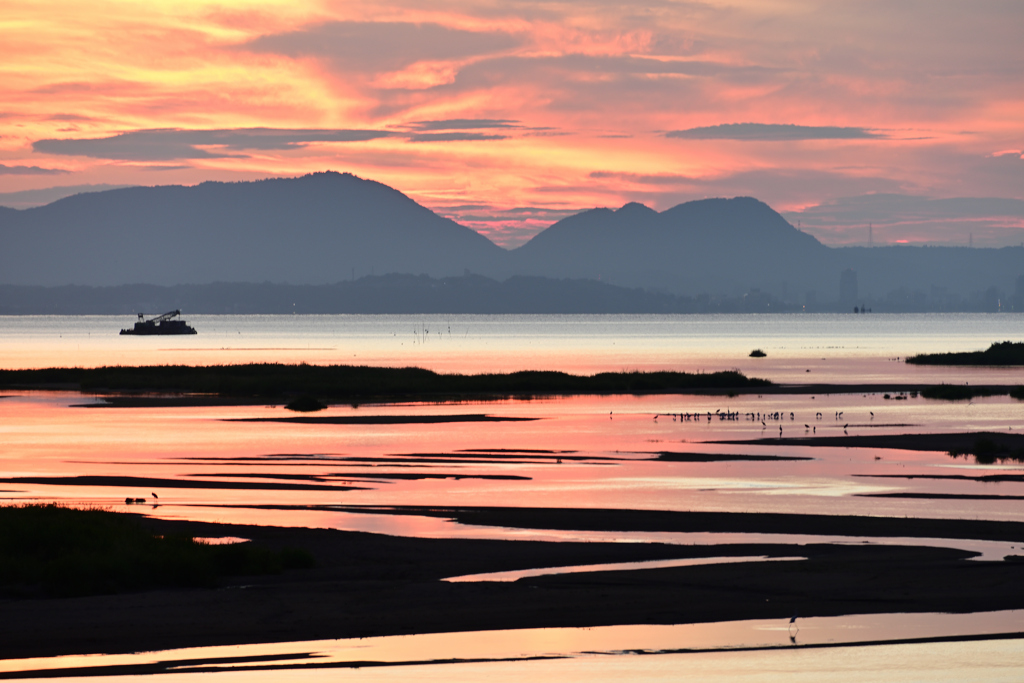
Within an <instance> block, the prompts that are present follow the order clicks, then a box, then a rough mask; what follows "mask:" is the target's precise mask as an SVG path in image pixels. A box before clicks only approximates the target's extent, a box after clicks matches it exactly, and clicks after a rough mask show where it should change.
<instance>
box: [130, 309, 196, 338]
mask: <svg viewBox="0 0 1024 683" xmlns="http://www.w3.org/2000/svg"><path fill="white" fill-rule="evenodd" d="M179 315H181V311H180V310H174V311H168V312H167V313H164V314H163V315H158V316H156V317H155V318H150V319H149V320H146V316H145V315H144V314H142V313H139V321H138V322H137V323H135V326H134V327H132V328H131V329H125V330H121V334H143V335H149V334H197V333H196V328H194V327H191V326H190V325H188V323H186V322H185V321H184V320H175V319H174V318H176V317H178V316H179Z"/></svg>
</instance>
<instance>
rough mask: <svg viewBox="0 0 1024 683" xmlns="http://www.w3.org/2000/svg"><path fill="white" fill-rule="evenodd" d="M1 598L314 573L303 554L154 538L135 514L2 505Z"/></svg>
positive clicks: (172, 536)
mask: <svg viewBox="0 0 1024 683" xmlns="http://www.w3.org/2000/svg"><path fill="white" fill-rule="evenodd" d="M0 557H2V558H3V559H2V561H0V594H5V595H6V596H8V597H10V596H40V595H42V596H76V595H96V594H103V593H121V592H125V591H137V590H145V589H152V588H160V587H195V588H198V587H215V586H217V585H218V583H219V580H220V578H221V577H225V576H238V575H259V574H273V573H280V572H281V571H282V570H284V569H289V568H297V567H309V566H311V565H312V563H313V557H312V556H311V555H310V554H309V553H306V552H304V551H297V550H280V551H272V550H268V549H265V548H259V547H255V546H253V545H252V544H251V543H237V544H230V545H210V544H208V543H205V542H203V541H200V540H196V539H195V538H193V537H192V536H190V535H187V534H167V535H162V534H156V533H154V532H153V531H151V530H148V529H146V528H145V527H144V526H143V525H142V523H141V521H140V519H139V518H138V517H136V516H134V515H127V514H124V513H117V512H111V511H108V510H102V509H97V508H89V509H79V508H69V507H63V506H60V505H52V504H51V505H19V506H2V507H0Z"/></svg>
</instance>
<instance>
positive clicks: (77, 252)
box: [0, 172, 1024, 310]
mask: <svg viewBox="0 0 1024 683" xmlns="http://www.w3.org/2000/svg"><path fill="white" fill-rule="evenodd" d="M848 269H849V270H852V271H856V273H855V277H854V279H853V282H854V283H855V284H854V287H853V289H852V290H850V289H849V288H847V294H846V295H845V296H847V297H849V299H848V300H845V299H842V298H841V297H840V296H839V281H840V273H842V272H843V271H844V270H848ZM391 273H398V274H410V275H427V276H430V277H433V278H447V277H451V276H466V275H468V274H469V273H476V274H480V275H483V276H486V277H488V278H494V279H497V280H504V279H507V278H509V277H512V276H516V275H522V276H534V277H540V278H547V279H548V280H562V279H574V280H581V279H590V280H600V281H601V282H603V283H606V284H613V285H617V286H621V287H626V288H640V289H646V290H648V291H651V292H659V293H665V294H671V295H682V296H685V297H712V298H714V297H720V298H721V297H726V298H731V299H737V297H739V298H743V297H748V298H750V302H762V303H763V302H767V301H769V300H772V299H773V298H774V300H775V301H776V302H779V303H784V304H786V306H787V307H788V308H790V309H792V308H793V307H794V306H795V307H797V308H798V309H799V306H800V305H804V304H806V305H807V306H808V310H814V309H815V308H816V307H817V309H818V310H821V304H824V303H826V302H839V301H842V302H843V303H842V306H843V307H844V309H845V307H849V308H850V309H852V307H853V305H854V304H856V303H858V302H859V303H861V304H863V301H864V300H865V299H872V300H873V301H881V302H884V301H891V302H895V303H894V307H893V309H892V310H918V309H919V308H920V307H921V305H923V304H921V301H922V297H923V299H925V300H927V301H934V302H937V303H936V305H939V304H941V306H945V307H946V308H942V307H941V306H940V308H939V310H975V309H976V308H977V306H976V304H977V301H975V302H974V303H970V306H969V307H968V308H963V307H962V306H963V305H965V304H963V301H960V300H963V299H964V297H974V299H978V298H979V297H981V298H983V299H984V305H983V306H982V309H983V310H989V309H991V310H1007V309H1006V307H1005V306H1004V305H1003V302H1004V301H1010V300H1013V301H1015V302H1020V303H1018V304H1017V305H1019V306H1021V307H1024V280H1019V279H1018V278H1020V277H1021V276H1022V275H1024V248H1020V247H1007V248H1004V249H967V248H934V247H933V248H920V247H879V248H874V249H864V248H861V249H857V248H846V249H833V248H829V247H826V246H825V245H823V244H821V243H820V242H819V241H818V240H816V239H815V238H814V237H812V236H811V235H808V234H806V233H803V232H801V231H800V230H798V229H796V228H795V227H793V226H792V225H791V224H790V223H788V222H787V221H786V220H785V219H784V218H783V217H782V216H780V215H779V214H778V213H777V212H775V211H774V210H773V209H772V208H771V207H769V206H768V205H767V204H765V203H763V202H761V201H758V200H756V199H753V198H750V197H737V198H733V199H705V200H699V201H693V202H687V203H684V204H680V205H678V206H675V207H673V208H671V209H668V210H666V211H662V212H660V213H659V212H657V211H655V210H653V209H650V208H648V207H646V206H644V205H642V204H637V203H630V204H626V205H625V206H623V207H621V208H619V209H616V210H613V209H607V208H603V209H592V210H589V211H584V212H582V213H579V214H576V215H574V216H570V217H568V218H565V219H563V220H561V221H559V222H557V223H555V224H553V225H552V226H550V227H549V228H547V229H546V230H543V231H542V232H540V233H539V234H537V235H536V236H534V238H533V239H531V240H530V241H529V242H527V243H526V244H524V245H523V246H521V247H519V248H518V249H514V250H511V251H508V250H505V249H502V248H501V247H498V246H497V245H495V244H494V243H492V242H491V241H490V240H488V239H487V238H485V237H483V236H482V235H480V234H479V233H477V232H475V231H473V230H471V229H469V228H467V227H465V226H462V225H459V224H458V223H455V222H454V221H452V220H449V219H447V218H443V217H441V216H438V215H437V214H435V213H433V212H432V211H430V210H429V209H427V208H425V207H423V206H421V205H419V204H417V203H416V202H415V201H413V200H412V199H410V198H409V197H407V196H406V195H404V194H402V193H401V192H399V191H397V190H395V189H393V188H390V187H388V186H386V185H383V184H381V183H378V182H375V181H372V180H365V179H362V178H358V177H356V176H354V175H351V174H347V173H345V174H342V173H335V172H323V173H314V174H309V175H306V176H302V177H299V178H276V179H268V180H261V181H255V182H236V183H222V182H206V183H202V184H200V185H196V186H194V187H184V186H161V187H130V188H123V189H115V190H107V191H101V192H90V193H87V194H80V195H75V196H71V197H66V198H64V199H61V200H58V201H56V202H53V203H51V204H48V205H46V206H41V207H35V208H31V209H24V210H15V209H10V208H5V207H0V285H15V286H45V287H54V286H60V285H84V286H93V287H97V286H103V287H111V286H117V285H127V284H151V285H160V286H174V285H205V284H209V283H214V282H222V283H223V282H234V283H279V284H290V285H295V286H298V285H331V284H335V283H339V282H344V281H351V280H357V279H359V278H364V277H366V276H373V275H378V276H379V275H386V274H391ZM849 281H850V280H849V279H848V283H849ZM538 282H540V281H538ZM858 285H859V290H858ZM488 287H490V286H488ZM5 291H8V292H11V291H14V290H12V289H7V290H5ZM410 291H411V290H410ZM488 291H491V292H492V293H493V294H494V296H495V297H497V296H499V294H498V290H497V289H495V288H493V287H490V289H488ZM517 291H525V290H523V289H522V287H520V289H519V290H517ZM594 291H597V290H594ZM609 291H610V290H609ZM851 292H852V293H851ZM535 295H536V296H537V297H540V298H541V299H543V297H544V296H545V295H544V293H543V292H541V291H537V293H536V294H535ZM606 295H608V296H610V294H609V293H607V292H606ZM517 296H519V295H518V294H517ZM886 297H888V298H886ZM958 297H959V299H958ZM497 301H498V299H495V302H497ZM695 301H696V300H695ZM957 301H960V303H956V302H957ZM750 302H748V304H743V303H742V302H741V304H740V305H739V309H740V310H760V306H761V304H760V303H757V304H754V303H750ZM0 303H3V302H0ZM543 303H544V302H543V301H539V302H537V303H536V304H530V305H527V304H524V303H522V302H521V303H520V304H517V306H521V307H523V306H525V309H528V310H543ZM895 304H898V306H896V305H895ZM475 305H476V304H474V306H475ZM580 305H582V304H580ZM695 305H697V306H699V307H701V309H702V310H705V309H707V308H708V306H707V304H706V303H700V302H697V303H696V304H695ZM929 305H931V304H929ZM495 306H498V304H497V303H496V304H495ZM955 306H961V308H960V309H956V308H955ZM8 308H10V307H8ZM711 309H712V310H713V309H714V307H713V306H712V307H711ZM474 310H476V309H474ZM495 310H497V309H495Z"/></svg>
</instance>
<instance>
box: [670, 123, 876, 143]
mask: <svg viewBox="0 0 1024 683" xmlns="http://www.w3.org/2000/svg"><path fill="white" fill-rule="evenodd" d="M665 137H669V138H680V139H683V140H750V141H766V142H790V141H794V140H865V139H878V138H884V137H886V136H885V135H882V134H880V133H877V132H874V131H871V130H868V129H867V128H858V127H843V126H800V125H796V124H793V123H721V124H719V125H717V126H701V127H699V128H687V129H686V130H671V131H669V132H667V133H665Z"/></svg>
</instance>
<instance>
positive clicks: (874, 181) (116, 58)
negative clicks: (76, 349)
mask: <svg viewBox="0 0 1024 683" xmlns="http://www.w3.org/2000/svg"><path fill="white" fill-rule="evenodd" d="M3 14H4V22H5V24H4V25H5V27H6V28H5V33H4V66H3V68H0V92H3V94H4V102H3V112H0V163H2V164H3V165H4V166H5V167H6V168H9V169H10V168H21V169H42V170H43V171H44V172H45V171H46V170H47V169H55V168H65V167H66V168H69V169H71V173H69V174H66V175H64V176H61V181H73V182H75V183H76V184H85V183H107V184H111V185H115V184H155V183H158V182H159V183H182V184H195V183H198V182H202V181H204V180H249V179H256V178H262V177H268V176H296V175H301V174H303V173H307V172H311V171H322V170H324V169H328V168H329V169H336V170H340V171H351V172H353V173H356V174H358V175H360V176H361V177H366V178H373V179H375V180H379V181H380V182H384V183H387V184H389V185H391V186H393V187H395V188H397V189H399V190H401V191H403V192H406V193H407V194H409V195H410V196H411V197H413V198H414V199H416V200H417V201H420V202H421V203H424V204H426V205H428V206H431V207H437V206H446V207H454V206H479V207H481V208H479V209H473V210H469V209H466V210H464V211H459V212H456V211H454V210H453V213H452V215H453V216H454V215H459V216H461V220H464V221H465V222H466V224H469V225H471V226H472V227H474V228H475V229H477V230H479V231H481V232H483V233H485V234H487V235H488V236H490V237H492V238H493V239H495V241H498V242H501V243H503V244H513V243H515V242H517V241H521V240H522V239H523V238H524V236H529V235H530V234H532V233H535V232H537V231H539V230H540V229H542V228H543V227H545V226H546V225H547V224H548V223H550V222H552V221H553V220H554V219H555V217H556V216H560V215H561V214H560V213H559V212H560V211H562V210H570V209H571V210H576V209H577V208H581V209H582V208H587V207H592V206H610V207H617V206H621V205H622V204H623V203H625V202H627V201H641V202H643V203H645V204H647V205H649V206H651V207H652V208H656V209H658V210H664V209H666V208H669V207H671V206H673V205H674V204H677V203H679V202H681V201H686V200H689V199H696V198H701V197H704V196H735V195H751V196H755V197H758V198H759V199H762V200H764V201H766V202H768V203H769V204H770V205H772V206H773V207H775V208H777V209H780V210H782V211H786V212H789V213H790V214H791V215H797V214H800V215H802V213H801V212H804V211H808V210H810V209H811V208H812V207H826V206H829V205H830V203H834V202H837V201H839V200H841V199H842V198H845V197H859V196H881V195H905V196H917V197H928V198H934V199H941V198H955V197H983V196H992V197H996V198H1006V199H1016V200H1024V160H1022V159H1021V155H1020V154H1019V153H1016V152H1019V150H1020V149H1021V145H1022V140H1024V124H1022V122H1021V117H1020V112H1021V111H1024V89H1022V88H1021V87H1020V86H1021V74H1022V73H1024V51H1022V50H1021V49H1020V26H1021V25H1024V4H1021V3H1020V2H1013V1H1012V0H977V1H976V2H974V3H971V4H967V3H962V2H955V1H953V0H935V1H934V2H929V3H923V2H919V1H917V0H914V1H912V2H911V1H898V2H891V1H888V2H887V1H883V0H835V2H829V3H815V2H805V1H804V0H796V1H795V2H785V3H782V2H753V0H730V1H729V2H725V0H704V1H701V2H689V1H685V0H683V1H677V0H654V1H653V2H649V3H645V4H643V5H642V6H641V5H637V4H635V3H623V2H621V1H613V0H589V1H588V2H586V3H571V2H550V1H548V0H511V1H509V2H502V3H494V2H493V1H492V0H443V1H442V2H435V3H427V4H424V3H413V2H410V1H409V0H375V1H374V2H367V1H366V0H347V1H346V2H343V3H338V2H327V3H292V2H286V1H285V0H260V2H253V1H252V0H230V1H229V2H226V3H225V2H222V1H220V0H194V1H192V2H188V3H129V2H125V1H124V0H106V1H105V2H104V3H101V4H99V5H94V4H93V5H84V4H82V3H80V2H71V1H70V0H48V2H47V3H43V4H42V5H40V3H38V2H35V1H34V0H8V2H6V3H5V5H4V12H3ZM69 162H70V163H69ZM147 171H159V172H158V173H155V172H147ZM50 182H53V179H52V178H48V177H47V175H46V174H45V173H40V172H34V173H26V172H20V173H12V172H4V173H2V174H0V192H2V191H7V192H10V191H21V190H33V189H41V188H42V187H43V186H44V185H47V184H50ZM509 207H534V208H535V209H537V211H536V212H523V213H519V214H517V213H515V212H514V211H513V209H510V208H509ZM938 208H940V209H948V210H949V211H951V212H952V211H953V207H951V206H944V205H938ZM975 208H977V210H978V211H982V208H981V207H975ZM890 210H892V211H894V212H906V215H905V216H904V218H905V219H906V220H907V221H911V222H912V221H913V220H916V219H915V218H914V216H915V215H916V214H914V213H913V212H914V211H915V210H916V209H914V207H913V206H911V205H909V204H906V203H897V204H893V205H891V207H890ZM545 211H549V212H551V213H550V215H548V214H545ZM822 211H824V209H822ZM951 215H952V214H951ZM822 216H824V214H822ZM977 218H978V220H986V221H988V220H989V218H987V217H985V216H983V215H982V214H980V213H979V215H978V217H977ZM797 220H803V219H802V218H797ZM815 220H816V219H815ZM836 220H837V221H838V218H837V219H836ZM851 220H852V218H851ZM951 220H952V219H951ZM955 220H961V218H956V219H955ZM968 220H969V219H968V218H963V219H962V222H961V223H960V224H959V225H960V226H961V228H962V229H963V230H968V229H969V228H968V227H966V226H967V225H968V223H967V222H966V221H968ZM970 220H973V219H970ZM992 220H995V219H994V218H993V219H992ZM822 221H823V222H820V223H816V224H815V225H816V226H817V227H816V228H815V229H817V230H819V231H820V234H819V235H818V236H819V237H821V238H822V239H823V240H825V241H829V240H831V239H833V237H830V235H834V239H835V240H837V242H842V241H844V240H848V239H853V237H852V236H853V235H854V234H856V233H857V231H858V230H859V228H858V227H856V224H854V223H849V224H847V223H841V222H834V223H828V222H825V221H824V218H822ZM908 225H909V223H908ZM977 225H978V224H974V227H975V228H976V227H977ZM992 225H995V223H992ZM844 226H846V227H844ZM919 229H920V230H921V231H923V232H922V234H925V232H927V230H930V229H933V230H935V235H936V239H938V236H940V235H941V236H943V237H942V239H948V240H954V239H955V238H956V235H955V228H954V227H953V224H952V223H940V222H937V221H933V222H931V223H928V224H927V225H926V224H924V223H921V224H920V227H919ZM847 230H851V231H853V232H850V233H847ZM993 230H995V228H993ZM830 231H835V232H830ZM816 234H817V233H816ZM998 234H1004V235H1007V234H1009V233H1005V232H1004V233H997V232H993V233H992V235H998ZM979 235H980V233H976V235H975V237H976V242H977V241H978V237H979ZM915 239H916V238H915ZM993 239H995V237H993ZM1013 243H1017V242H1016V241H1014V242H1013Z"/></svg>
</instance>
